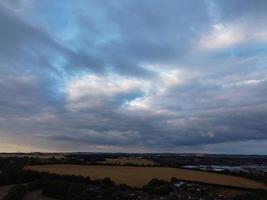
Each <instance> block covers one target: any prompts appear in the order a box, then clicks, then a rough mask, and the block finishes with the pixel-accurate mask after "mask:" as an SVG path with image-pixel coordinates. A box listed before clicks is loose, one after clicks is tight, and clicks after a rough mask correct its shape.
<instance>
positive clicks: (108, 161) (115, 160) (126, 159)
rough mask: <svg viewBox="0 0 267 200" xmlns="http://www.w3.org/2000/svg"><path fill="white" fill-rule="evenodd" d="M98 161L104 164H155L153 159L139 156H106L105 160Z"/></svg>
mask: <svg viewBox="0 0 267 200" xmlns="http://www.w3.org/2000/svg"><path fill="white" fill-rule="evenodd" d="M100 163H104V164H114V165H125V164H133V165H145V166H147V165H157V164H156V163H155V162H154V161H153V160H149V159H145V158H141V157H120V158H106V160H105V161H101V162H100Z"/></svg>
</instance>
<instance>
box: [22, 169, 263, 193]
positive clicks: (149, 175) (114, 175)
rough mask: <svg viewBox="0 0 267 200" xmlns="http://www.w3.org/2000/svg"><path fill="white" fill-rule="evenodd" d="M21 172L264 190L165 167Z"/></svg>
mask: <svg viewBox="0 0 267 200" xmlns="http://www.w3.org/2000/svg"><path fill="white" fill-rule="evenodd" d="M25 169H29V170H34V171H39V172H49V173H56V174H64V175H81V176H85V177H87V176H89V177H90V178H91V179H103V178H105V177H109V178H110V179H112V180H113V181H114V182H116V183H117V184H127V185H129V186H132V187H139V188H140V187H142V186H144V185H146V184H147V183H148V182H149V181H150V180H151V179H153V178H158V179H162V180H166V181H168V180H170V178H171V177H176V178H178V179H181V180H189V181H195V182H201V183H208V184H217V185H224V186H232V187H240V188H250V189H265V190H267V187H266V186H265V185H264V184H263V183H260V182H257V181H254V180H250V179H247V178H242V177H236V176H229V175H223V174H216V173H209V172H202V171H194V170H186V169H177V168H169V167H131V166H96V165H90V166H85V165H36V166H26V167H25Z"/></svg>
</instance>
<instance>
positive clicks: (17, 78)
mask: <svg viewBox="0 0 267 200" xmlns="http://www.w3.org/2000/svg"><path fill="white" fill-rule="evenodd" d="M264 2H265V1H257V2H255V1H253V4H252V1H195V0H194V1H168V2H163V1H149V0H147V1H117V2H115V1H102V2H99V1H90V2H80V1H77V2H75V4H74V3H72V2H67V3H65V2H64V4H63V3H62V2H58V1H55V2H51V4H49V5H47V3H46V2H45V1H44V2H42V1H40V2H34V1H14V2H13V3H12V2H11V3H10V2H3V3H1V4H2V6H1V8H0V24H1V32H0V42H1V47H0V72H1V74H0V96H1V99H0V127H1V128H0V136H1V137H2V141H3V143H8V144H9V143H12V144H16V145H17V146H21V148H22V147H23V146H25V145H31V146H32V149H33V150H35V149H36V150H38V148H42V149H49V150H51V149H52V150H68V151H70V150H74V149H73V148H75V149H77V150H79V151H87V150H88V151H183V150H185V151H190V152H192V151H194V150H195V151H198V150H200V151H201V150H202V151H205V152H208V151H212V152H223V151H225V152H228V150H227V148H228V147H229V146H231V145H232V144H231V142H237V143H238V144H240V149H239V150H237V152H244V153H249V152H248V151H245V150H244V147H243V146H244V144H245V143H246V142H247V143H248V144H249V145H255V144H256V143H257V142H259V141H260V140H265V139H267V135H266V132H267V104H266V100H267V93H266V89H267V68H266V59H267V57H266V50H267V46H266V45H267V36H266V34H267V29H266V28H265V26H263V24H265V22H266V17H265V14H264V8H265V7H266V3H264ZM59 9H60V11H61V14H60V16H59ZM258 19H259V20H258ZM256 28H257V30H258V31H257V32H255V31H254V30H256ZM22 138H23V140H22ZM259 144H261V148H262V149H261V150H259V149H256V150H255V152H256V153H261V152H264V151H265V150H266V148H265V147H264V145H262V143H261V142H259ZM216 145H218V149H216ZM227 145H228V146H227ZM7 151H9V150H8V149H7ZM251 152H252V153H253V150H251Z"/></svg>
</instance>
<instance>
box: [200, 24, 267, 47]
mask: <svg viewBox="0 0 267 200" xmlns="http://www.w3.org/2000/svg"><path fill="white" fill-rule="evenodd" d="M251 41H254V42H261V41H263V42H267V30H266V29H264V28H262V29H258V30H256V29H255V27H254V26H253V25H250V24H241V23H229V24H222V23H217V24H214V25H213V26H212V29H211V31H210V32H209V33H205V34H203V35H201V37H200V39H199V42H198V46H199V48H200V49H204V50H205V49H207V50H216V49H224V48H228V47H232V46H234V45H237V44H241V43H246V42H251Z"/></svg>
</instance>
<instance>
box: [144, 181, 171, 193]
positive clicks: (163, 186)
mask: <svg viewBox="0 0 267 200" xmlns="http://www.w3.org/2000/svg"><path fill="white" fill-rule="evenodd" d="M143 189H144V191H146V192H148V193H152V194H157V195H166V194H169V193H170V192H171V186H170V183H169V182H167V181H163V180H158V179H156V178H154V179H152V180H151V181H150V182H149V183H148V184H147V185H146V186H144V187H143Z"/></svg>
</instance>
